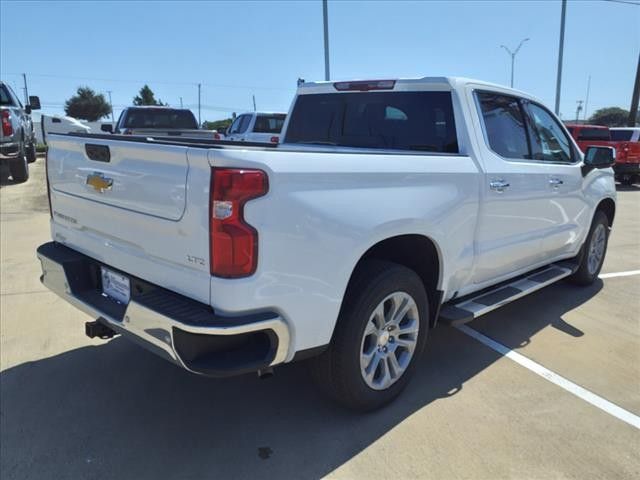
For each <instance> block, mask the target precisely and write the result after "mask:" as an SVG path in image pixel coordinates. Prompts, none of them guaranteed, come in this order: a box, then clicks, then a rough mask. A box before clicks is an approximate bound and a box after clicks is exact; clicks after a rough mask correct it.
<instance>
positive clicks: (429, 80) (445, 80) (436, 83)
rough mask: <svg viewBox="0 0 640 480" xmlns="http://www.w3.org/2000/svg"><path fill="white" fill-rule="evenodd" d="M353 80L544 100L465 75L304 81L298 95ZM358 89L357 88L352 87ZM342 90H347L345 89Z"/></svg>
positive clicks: (397, 87)
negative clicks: (487, 91)
mask: <svg viewBox="0 0 640 480" xmlns="http://www.w3.org/2000/svg"><path fill="white" fill-rule="evenodd" d="M355 82H394V85H393V87H391V88H384V89H382V88H381V89H378V90H381V91H382V90H385V91H390V90H391V91H399V90H421V89H426V90H432V89H435V90H455V89H457V88H461V87H464V86H465V85H469V84H473V85H477V86H480V87H486V88H487V89H490V90H496V91H500V92H503V93H507V94H508V93H511V94H513V95H517V96H519V97H524V98H529V99H531V100H535V101H537V102H539V103H543V104H544V102H543V101H542V100H540V99H538V98H536V97H534V96H533V95H531V94H529V93H527V92H523V91H521V90H517V89H515V88H511V87H507V86H505V85H499V84H497V83H491V82H486V81H483V80H476V79H473V78H465V77H421V78H386V79H348V80H338V81H335V80H331V81H318V82H304V81H301V82H300V83H299V84H298V91H297V93H298V95H305V94H314V93H337V92H339V90H337V88H336V85H337V84H348V83H355ZM354 90H358V89H354ZM372 90H375V89H372ZM344 91H347V90H346V89H345V90H344Z"/></svg>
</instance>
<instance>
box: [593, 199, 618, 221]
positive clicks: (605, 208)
mask: <svg viewBox="0 0 640 480" xmlns="http://www.w3.org/2000/svg"><path fill="white" fill-rule="evenodd" d="M597 211H601V212H603V213H604V214H605V215H606V216H607V219H608V220H609V227H612V226H613V218H614V217H615V215H616V204H615V202H614V201H613V200H611V199H610V198H605V199H604V200H602V201H601V202H600V203H599V204H598V206H597V207H596V212H597Z"/></svg>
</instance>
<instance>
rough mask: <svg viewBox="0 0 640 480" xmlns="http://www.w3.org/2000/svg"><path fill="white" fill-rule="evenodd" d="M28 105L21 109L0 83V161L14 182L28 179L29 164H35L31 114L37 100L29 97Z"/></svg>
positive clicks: (3, 84)
mask: <svg viewBox="0 0 640 480" xmlns="http://www.w3.org/2000/svg"><path fill="white" fill-rule="evenodd" d="M29 102H30V105H26V106H25V107H23V106H22V103H21V102H20V100H19V99H18V96H17V95H16V94H15V92H14V91H13V90H12V89H11V87H10V86H9V85H8V84H6V83H4V82H0V118H1V120H2V132H0V161H3V162H5V161H6V162H9V170H10V172H11V176H12V177H13V180H14V181H15V182H25V181H27V179H28V178H29V163H31V162H35V161H36V140H35V132H34V131H33V122H32V121H31V116H30V114H31V111H32V110H38V109H39V108H40V99H39V98H38V97H35V96H34V97H29Z"/></svg>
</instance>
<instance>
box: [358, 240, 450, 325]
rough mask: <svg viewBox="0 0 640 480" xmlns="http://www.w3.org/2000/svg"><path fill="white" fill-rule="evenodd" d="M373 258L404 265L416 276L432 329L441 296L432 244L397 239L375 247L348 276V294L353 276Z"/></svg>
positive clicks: (438, 260)
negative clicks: (424, 296)
mask: <svg viewBox="0 0 640 480" xmlns="http://www.w3.org/2000/svg"><path fill="white" fill-rule="evenodd" d="M373 258H375V259H378V260H387V261H389V262H394V263H397V264H400V265H403V266H405V267H407V268H410V269H411V270H413V271H414V272H416V273H417V274H418V276H419V277H420V278H421V279H422V283H423V285H424V288H425V290H426V292H427V295H428V297H429V307H430V308H429V313H430V315H431V319H430V320H431V325H432V326H433V325H434V324H435V320H436V313H437V310H438V307H439V302H440V296H439V294H438V292H437V290H438V281H439V279H440V258H439V256H438V250H437V248H436V245H435V243H433V241H432V240H431V239H429V238H428V237H425V236H424V235H400V236H397V237H391V238H387V239H386V240H382V241H381V242H378V243H376V244H375V245H374V246H372V247H371V248H369V250H367V251H366V252H365V253H364V255H362V257H361V258H360V260H358V263H357V264H356V266H355V268H354V269H353V272H352V273H351V279H350V280H349V285H348V286H347V292H348V291H349V287H350V286H351V281H352V280H353V278H354V273H355V272H356V271H357V270H358V268H360V267H361V266H362V264H363V262H365V261H366V260H369V259H373Z"/></svg>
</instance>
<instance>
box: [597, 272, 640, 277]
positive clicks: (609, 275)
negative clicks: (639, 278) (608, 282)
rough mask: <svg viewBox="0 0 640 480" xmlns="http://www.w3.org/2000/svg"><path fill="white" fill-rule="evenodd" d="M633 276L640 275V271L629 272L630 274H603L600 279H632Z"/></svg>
mask: <svg viewBox="0 0 640 480" xmlns="http://www.w3.org/2000/svg"><path fill="white" fill-rule="evenodd" d="M631 275H640V270H629V271H628V272H615V273H601V274H600V275H599V277H600V278H613V277H630V276H631Z"/></svg>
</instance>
